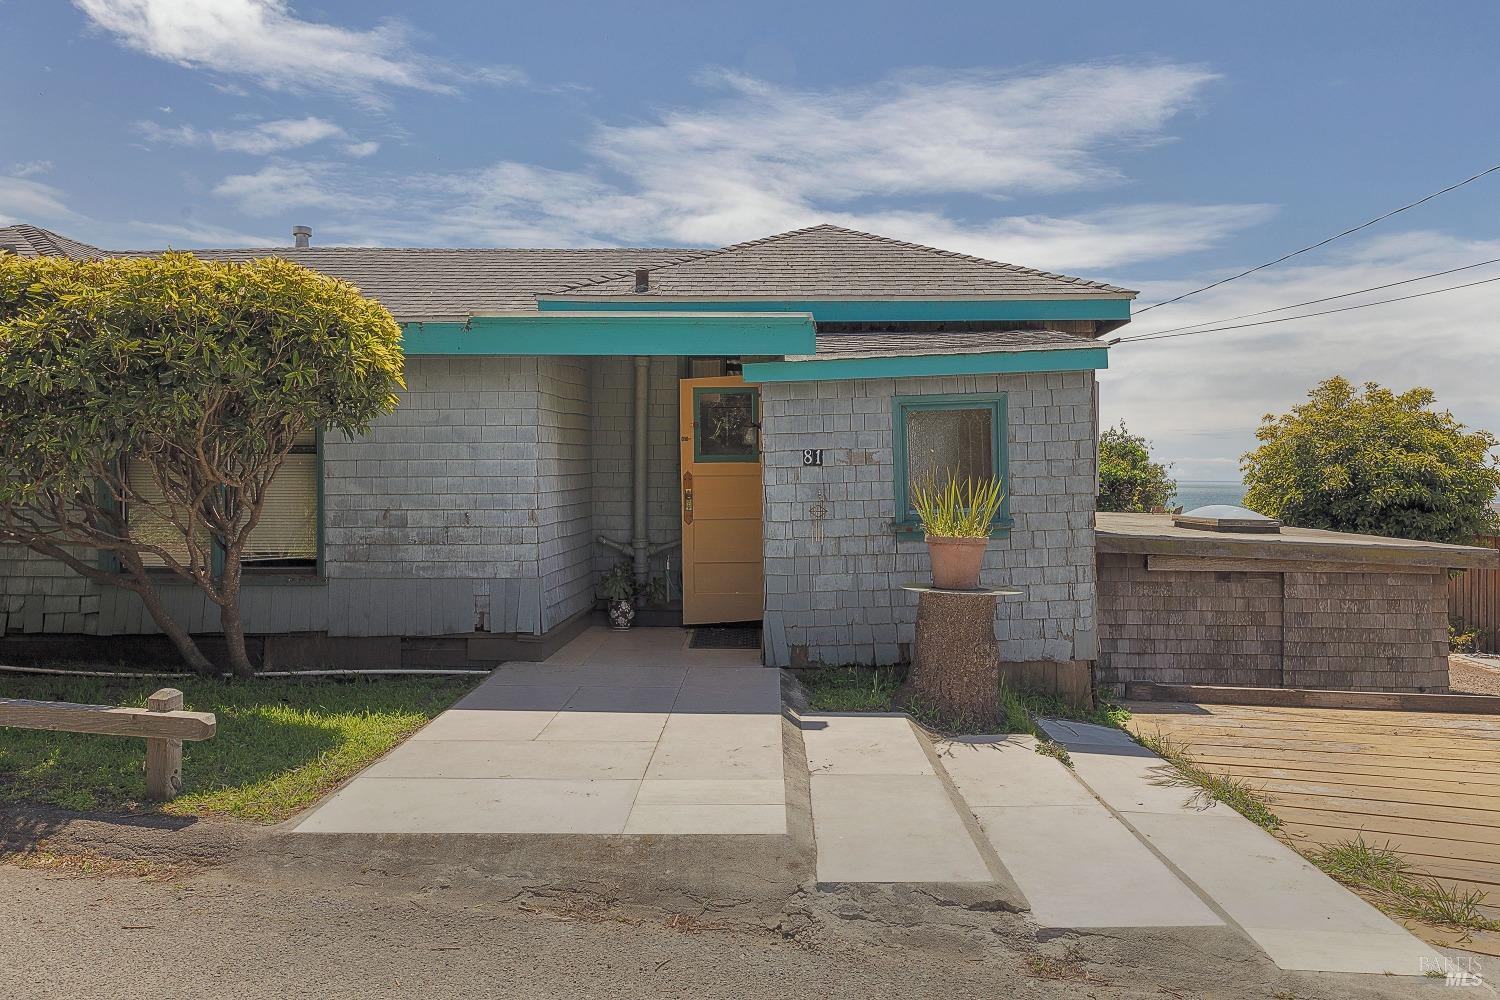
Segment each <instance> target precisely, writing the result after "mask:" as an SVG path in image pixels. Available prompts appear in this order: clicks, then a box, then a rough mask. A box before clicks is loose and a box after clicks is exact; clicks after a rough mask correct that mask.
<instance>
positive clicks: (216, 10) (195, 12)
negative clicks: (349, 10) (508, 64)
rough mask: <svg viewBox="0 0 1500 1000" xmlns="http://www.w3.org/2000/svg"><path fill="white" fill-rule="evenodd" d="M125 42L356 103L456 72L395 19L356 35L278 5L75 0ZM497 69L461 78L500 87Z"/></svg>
mask: <svg viewBox="0 0 1500 1000" xmlns="http://www.w3.org/2000/svg"><path fill="white" fill-rule="evenodd" d="M74 3H75V5H76V6H77V7H78V8H79V9H80V10H82V11H83V13H84V14H85V15H87V16H88V18H89V19H90V20H91V21H92V22H93V23H94V24H95V25H97V26H98V27H100V28H101V29H103V30H105V31H107V32H109V33H110V34H112V35H114V36H115V37H116V38H118V39H119V40H120V41H121V42H123V43H124V44H125V45H127V46H129V47H131V48H133V49H136V50H137V51H140V52H144V53H146V54H147V55H150V56H153V57H155V58H157V59H163V60H166V61H167V62H172V63H176V64H177V65H179V66H186V67H189V68H191V69H204V70H210V71H212V72H216V73H222V74H226V75H232V76H245V77H249V78H250V79H253V80H254V81H256V82H257V83H259V84H260V85H261V86H264V87H267V88H269V89H272V90H325V91H333V92H336V93H342V94H346V95H350V96H354V97H357V98H360V99H362V100H365V101H370V102H378V101H379V97H378V95H379V94H380V93H381V92H383V91H385V90H387V89H391V88H409V89H416V90H425V91H432V92H437V93H454V92H456V90H457V87H456V86H455V82H456V80H457V79H458V73H457V71H456V70H455V69H453V68H451V67H448V66H446V65H445V64H444V63H443V62H442V61H441V60H437V59H434V58H432V57H431V56H427V55H424V54H422V53H420V52H418V51H417V50H416V49H415V47H414V46H413V44H412V37H411V32H410V31H409V30H408V29H407V28H406V27H404V26H403V25H402V24H400V23H399V22H396V21H383V22H381V23H380V24H379V25H377V26H376V27H374V28H369V29H365V30H360V29H355V28H344V27H339V26H337V25H333V24H320V23H317V22H314V21H307V20H303V19H301V18H299V17H297V16H296V14H295V13H294V12H293V11H292V8H291V6H290V4H289V3H287V2H286V0H213V2H211V3H204V2H202V0H74ZM504 73H505V71H504V70H503V69H494V70H488V71H476V72H474V73H470V74H467V75H468V76H469V77H470V78H480V79H485V80H486V81H487V82H499V81H500V80H501V79H502V78H503V76H504Z"/></svg>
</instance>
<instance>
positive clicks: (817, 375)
mask: <svg viewBox="0 0 1500 1000" xmlns="http://www.w3.org/2000/svg"><path fill="white" fill-rule="evenodd" d="M1108 367H1109V350H1108V348H1105V347H1084V348H1079V349H1076V350H1053V351H999V352H996V353H993V354H921V355H915V356H911V357H902V358H825V359H818V358H810V359H808V360H806V361H757V362H753V363H750V364H746V365H745V371H744V374H745V381H746V382H827V381H837V380H842V379H856V378H920V377H923V376H929V375H1008V374H1015V373H1024V372H1079V371H1092V370H1097V369H1100V368H1108Z"/></svg>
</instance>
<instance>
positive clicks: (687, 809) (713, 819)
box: [625, 801, 786, 836]
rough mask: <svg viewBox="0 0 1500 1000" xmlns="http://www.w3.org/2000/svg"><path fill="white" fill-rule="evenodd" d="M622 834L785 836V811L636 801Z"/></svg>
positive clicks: (769, 807)
mask: <svg viewBox="0 0 1500 1000" xmlns="http://www.w3.org/2000/svg"><path fill="white" fill-rule="evenodd" d="M625 832H626V833H658V834H704V833H711V834H736V835H745V834H773V835H778V836H779V835H783V834H785V833H786V809H785V808H784V807H783V806H782V805H781V803H776V804H774V805H766V804H725V803H705V802H640V801H637V802H636V804H635V808H634V809H632V810H631V811H630V818H629V819H628V820H627V821H626V823H625Z"/></svg>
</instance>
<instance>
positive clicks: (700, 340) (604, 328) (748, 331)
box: [402, 310, 816, 357]
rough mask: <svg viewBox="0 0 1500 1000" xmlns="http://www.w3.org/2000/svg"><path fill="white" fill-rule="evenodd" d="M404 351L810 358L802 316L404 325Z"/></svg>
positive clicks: (808, 321)
mask: <svg viewBox="0 0 1500 1000" xmlns="http://www.w3.org/2000/svg"><path fill="white" fill-rule="evenodd" d="M402 346H403V347H404V348H405V350H406V353H407V354H408V355H412V356H421V355H452V354H472V355H491V356H498V355H526V356H535V355H573V356H579V355H584V356H595V355H609V354H641V355H662V356H672V357H676V356H688V357H695V356H696V357H722V356H725V355H740V354H747V355H766V354H773V355H778V354H780V355H784V354H810V353H812V351H813V350H814V349H815V347H816V343H815V338H814V327H813V318H812V316H811V315H809V314H808V313H806V312H800V313H799V312H787V311H781V310H778V311H777V312H776V313H774V314H767V313H762V312H744V313H742V312H728V313H726V312H718V311H710V312H708V313H696V312H694V313H682V312H677V311H675V310H674V311H669V312H666V313H661V312H651V313H642V312H637V311H634V310H629V311H623V312H621V311H613V310H612V311H609V312H596V311H593V310H589V311H586V312H584V313H571V312H570V313H558V312H552V313H516V314H510V315H504V316H474V317H472V318H470V319H469V320H468V321H467V322H463V323H422V322H411V323H403V324H402Z"/></svg>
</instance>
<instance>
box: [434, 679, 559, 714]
mask: <svg viewBox="0 0 1500 1000" xmlns="http://www.w3.org/2000/svg"><path fill="white" fill-rule="evenodd" d="M577 690H578V684H577V683H576V682H559V681H557V680H555V679H554V680H553V681H552V682H550V683H525V684H491V683H490V682H488V681H486V682H485V683H483V684H481V685H479V686H478V687H477V688H475V689H474V690H472V691H470V692H469V693H468V694H466V695H464V696H463V697H462V698H460V699H459V700H458V701H457V702H455V703H454V705H453V707H454V708H455V709H460V710H465V711H467V710H476V709H495V710H515V711H525V712H541V711H547V712H556V711H557V710H558V709H560V708H562V707H563V706H564V705H566V704H567V703H568V699H569V698H571V697H573V693H574V692H575V691H577Z"/></svg>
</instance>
